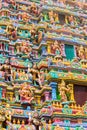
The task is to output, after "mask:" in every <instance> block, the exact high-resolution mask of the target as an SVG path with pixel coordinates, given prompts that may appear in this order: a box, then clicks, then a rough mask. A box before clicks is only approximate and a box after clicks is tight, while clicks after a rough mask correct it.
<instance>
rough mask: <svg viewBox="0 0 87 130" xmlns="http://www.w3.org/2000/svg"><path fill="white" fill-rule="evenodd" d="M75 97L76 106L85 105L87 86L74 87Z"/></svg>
mask: <svg viewBox="0 0 87 130" xmlns="http://www.w3.org/2000/svg"><path fill="white" fill-rule="evenodd" d="M74 96H75V101H76V104H77V105H78V104H79V105H81V106H82V105H84V104H85V102H86V101H87V86H85V85H77V84H75V85H74Z"/></svg>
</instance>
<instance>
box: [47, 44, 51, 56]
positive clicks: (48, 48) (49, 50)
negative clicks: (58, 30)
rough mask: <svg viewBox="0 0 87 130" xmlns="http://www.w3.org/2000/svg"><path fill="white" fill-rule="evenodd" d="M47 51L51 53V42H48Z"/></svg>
mask: <svg viewBox="0 0 87 130" xmlns="http://www.w3.org/2000/svg"><path fill="white" fill-rule="evenodd" d="M47 52H48V54H50V53H51V47H50V44H49V43H48V47H47Z"/></svg>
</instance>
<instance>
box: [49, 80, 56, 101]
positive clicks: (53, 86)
mask: <svg viewBox="0 0 87 130" xmlns="http://www.w3.org/2000/svg"><path fill="white" fill-rule="evenodd" d="M50 86H51V88H52V100H56V99H57V95H56V88H57V83H55V82H51V83H50Z"/></svg>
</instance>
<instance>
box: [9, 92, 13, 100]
mask: <svg viewBox="0 0 87 130" xmlns="http://www.w3.org/2000/svg"><path fill="white" fill-rule="evenodd" d="M9 94H10V101H13V92H9Z"/></svg>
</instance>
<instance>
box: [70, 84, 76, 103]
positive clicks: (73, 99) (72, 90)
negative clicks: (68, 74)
mask: <svg viewBox="0 0 87 130" xmlns="http://www.w3.org/2000/svg"><path fill="white" fill-rule="evenodd" d="M70 86H71V90H70V94H71V95H70V101H75V98H74V87H73V84H70Z"/></svg>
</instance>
